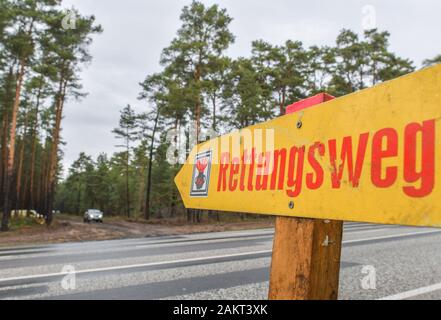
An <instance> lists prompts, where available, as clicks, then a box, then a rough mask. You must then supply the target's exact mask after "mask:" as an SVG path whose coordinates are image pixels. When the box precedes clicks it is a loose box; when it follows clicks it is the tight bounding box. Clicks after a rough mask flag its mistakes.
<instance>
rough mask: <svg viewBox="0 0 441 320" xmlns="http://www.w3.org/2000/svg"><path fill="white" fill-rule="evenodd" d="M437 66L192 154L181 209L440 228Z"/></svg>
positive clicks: (182, 176)
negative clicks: (183, 205) (182, 207)
mask: <svg viewBox="0 0 441 320" xmlns="http://www.w3.org/2000/svg"><path fill="white" fill-rule="evenodd" d="M440 119H441V65H439V66H435V67H432V68H427V69H424V70H422V71H419V72H415V73H412V74H410V75H407V76H404V77H401V78H398V79H396V80H393V81H389V82H386V83H383V84H380V85H377V86H376V87H373V88H370V89H366V90H363V91H360V92H357V93H353V94H350V95H347V96H344V97H342V98H339V99H335V100H332V101H329V102H326V103H323V104H321V105H319V106H316V107H312V108H309V109H306V110H303V111H300V112H297V113H293V114H290V115H286V116H282V117H279V118H277V119H274V120H271V121H268V122H265V123H261V124H258V125H254V126H251V127H248V128H245V129H242V130H240V131H237V132H233V133H231V134H228V135H226V136H222V137H219V138H216V139H213V140H211V141H208V142H206V143H202V144H200V145H198V146H197V147H195V148H194V149H193V150H192V152H191V153H190V155H189V158H188V159H187V162H186V163H185V164H184V166H183V167H182V170H181V171H180V172H179V174H178V175H177V176H176V178H175V183H176V185H177V187H178V189H179V192H180V194H181V197H182V199H183V201H184V204H185V206H186V207H187V208H194V209H208V210H221V211H232V212H245V213H259V214H268V215H283V216H296V217H305V218H320V219H330V220H345V221H360V222H373V223H386V224H402V225H415V226H438V227H439V226H441V123H440Z"/></svg>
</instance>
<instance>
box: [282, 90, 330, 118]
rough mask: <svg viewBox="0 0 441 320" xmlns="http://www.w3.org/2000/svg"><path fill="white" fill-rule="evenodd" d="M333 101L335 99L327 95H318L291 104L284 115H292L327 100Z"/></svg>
mask: <svg viewBox="0 0 441 320" xmlns="http://www.w3.org/2000/svg"><path fill="white" fill-rule="evenodd" d="M332 99H335V97H333V96H331V95H330V94H327V93H319V94H317V95H315V96H313V97H310V98H307V99H304V100H300V101H298V102H296V103H293V104H291V105H289V106H287V107H286V114H290V113H294V112H297V111H300V110H303V109H306V108H309V107H312V106H315V105H316V104H320V103H323V102H326V101H329V100H332Z"/></svg>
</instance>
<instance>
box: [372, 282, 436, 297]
mask: <svg viewBox="0 0 441 320" xmlns="http://www.w3.org/2000/svg"><path fill="white" fill-rule="evenodd" d="M438 290H441V283H437V284H432V285H430V286H427V287H422V288H418V289H414V290H409V291H405V292H401V293H397V294H394V295H391V296H388V297H384V298H380V299H378V300H404V299H409V298H413V297H417V296H420V295H422V294H426V293H430V292H434V291H438Z"/></svg>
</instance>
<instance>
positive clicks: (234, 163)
mask: <svg viewBox="0 0 441 320" xmlns="http://www.w3.org/2000/svg"><path fill="white" fill-rule="evenodd" d="M239 169H240V160H239V158H238V157H234V158H233V160H231V166H230V180H229V183H228V188H229V189H230V191H235V190H236V188H237V178H235V175H236V174H238V173H239Z"/></svg>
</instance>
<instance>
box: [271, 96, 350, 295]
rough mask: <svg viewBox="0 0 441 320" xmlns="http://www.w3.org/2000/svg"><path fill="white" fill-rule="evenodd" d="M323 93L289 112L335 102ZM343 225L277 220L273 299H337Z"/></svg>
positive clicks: (272, 268)
mask: <svg viewBox="0 0 441 320" xmlns="http://www.w3.org/2000/svg"><path fill="white" fill-rule="evenodd" d="M333 98H334V97H332V96H329V95H327V94H320V95H317V96H314V97H312V98H309V99H306V100H303V101H300V102H298V103H295V104H294V105H291V106H288V107H287V113H291V112H296V111H299V110H301V109H304V108H307V107H310V106H312V105H316V104H318V103H322V102H325V101H328V100H331V99H333ZM342 234H343V222H342V221H329V220H319V219H304V218H295V217H277V218H276V229H275V236H274V245H273V255H272V261H271V274H270V286H269V295H268V297H269V299H270V300H336V299H337V298H338V284H339V281H338V280H339V274H340V255H341V245H342Z"/></svg>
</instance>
